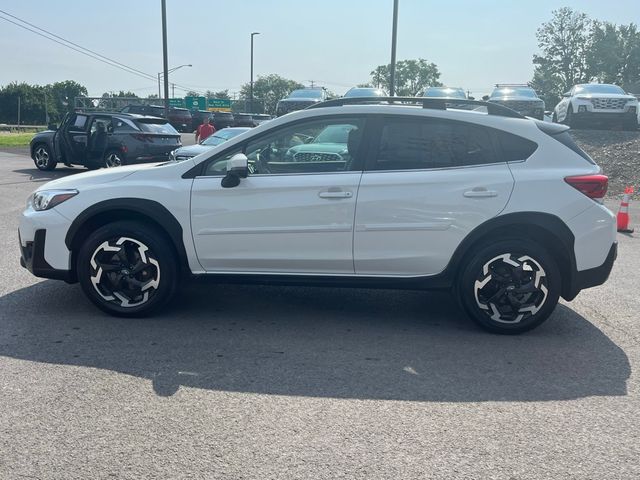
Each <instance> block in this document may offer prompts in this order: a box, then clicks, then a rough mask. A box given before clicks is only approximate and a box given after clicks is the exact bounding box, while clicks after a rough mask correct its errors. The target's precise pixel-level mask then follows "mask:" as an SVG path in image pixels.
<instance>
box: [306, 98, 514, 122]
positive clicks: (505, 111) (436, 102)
mask: <svg viewBox="0 0 640 480" xmlns="http://www.w3.org/2000/svg"><path fill="white" fill-rule="evenodd" d="M381 103H382V104H384V103H388V104H400V105H422V108H429V109H432V110H447V109H448V108H453V109H455V108H461V109H464V107H465V106H476V107H486V109H487V113H488V114H489V115H496V116H499V117H511V118H525V117H524V116H522V115H520V114H519V113H518V112H516V111H515V110H512V109H510V108H509V107H505V106H504V105H499V104H497V103H491V102H482V101H480V100H463V99H457V98H455V99H454V98H427V97H346V98H345V97H342V98H335V99H333V100H327V101H325V102H321V103H316V104H315V105H311V106H309V107H307V108H306V110H310V109H313V108H326V107H342V106H344V105H367V104H374V105H375V104H381Z"/></svg>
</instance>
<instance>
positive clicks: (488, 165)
mask: <svg viewBox="0 0 640 480" xmlns="http://www.w3.org/2000/svg"><path fill="white" fill-rule="evenodd" d="M375 132H376V134H375V135H374V136H375V138H377V141H376V142H374V143H373V144H372V147H371V149H370V151H369V156H368V159H367V165H366V167H365V172H364V174H363V176H362V181H361V183H360V189H359V192H358V208H357V213H356V222H355V233H354V264H355V271H356V274H358V275H365V276H368V275H385V276H387V275H391V276H422V275H434V274H437V273H440V272H442V271H443V270H444V268H445V267H446V266H447V263H448V262H449V260H450V259H451V256H452V255H453V253H454V251H455V249H456V247H457V246H458V245H459V244H460V242H461V241H462V240H463V239H464V237H465V236H466V235H467V234H468V233H469V232H470V231H471V230H473V229H474V228H475V227H477V226H478V225H480V224H481V223H483V222H485V221H486V220H488V219H490V218H491V217H493V216H495V215H497V214H498V213H500V211H501V210H503V209H504V207H505V206H506V204H507V201H508V199H509V196H510V194H511V190H512V188H513V183H514V181H513V178H512V176H511V172H510V170H509V167H508V166H507V164H506V163H505V162H501V158H499V153H498V152H499V149H498V148H497V143H496V141H495V138H494V135H493V134H492V133H491V130H489V129H486V128H484V127H481V126H478V125H474V124H470V123H463V122H453V121H445V120H439V119H424V118H420V117H413V118H411V117H393V118H388V119H383V120H382V119H381V120H380V121H379V124H378V125H377V127H376V129H375Z"/></svg>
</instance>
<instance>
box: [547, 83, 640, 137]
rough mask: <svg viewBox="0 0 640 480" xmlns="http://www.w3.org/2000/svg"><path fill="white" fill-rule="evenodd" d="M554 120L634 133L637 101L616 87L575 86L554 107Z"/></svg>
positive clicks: (594, 84)
mask: <svg viewBox="0 0 640 480" xmlns="http://www.w3.org/2000/svg"><path fill="white" fill-rule="evenodd" d="M553 121H554V122H562V123H564V124H566V125H569V126H570V127H576V126H581V125H590V124H591V125H593V124H595V123H598V122H604V123H608V124H621V125H622V126H623V128H624V129H625V130H635V129H636V128H637V127H638V99H637V98H636V97H635V96H633V95H631V94H629V93H626V92H625V91H624V90H623V89H622V88H620V87H618V86H617V85H608V84H596V83H589V84H581V85H575V86H574V87H572V88H571V90H569V91H568V92H566V93H565V94H564V95H563V96H562V100H561V101H560V103H558V105H556V108H555V109H554V110H553Z"/></svg>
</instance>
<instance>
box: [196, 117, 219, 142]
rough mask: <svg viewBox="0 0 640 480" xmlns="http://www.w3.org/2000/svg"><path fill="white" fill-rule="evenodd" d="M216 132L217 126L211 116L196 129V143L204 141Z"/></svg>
mask: <svg viewBox="0 0 640 480" xmlns="http://www.w3.org/2000/svg"><path fill="white" fill-rule="evenodd" d="M214 133H216V128H215V127H214V126H213V125H211V117H207V118H206V119H205V120H204V121H203V122H202V125H200V126H199V127H198V130H196V143H198V141H200V142H201V141H203V140H204V139H205V138H208V137H210V136H211V135H213V134H214Z"/></svg>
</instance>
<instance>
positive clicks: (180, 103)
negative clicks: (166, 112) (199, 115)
mask: <svg viewBox="0 0 640 480" xmlns="http://www.w3.org/2000/svg"><path fill="white" fill-rule="evenodd" d="M169 106H170V107H177V108H184V98H170V99H169Z"/></svg>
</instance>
